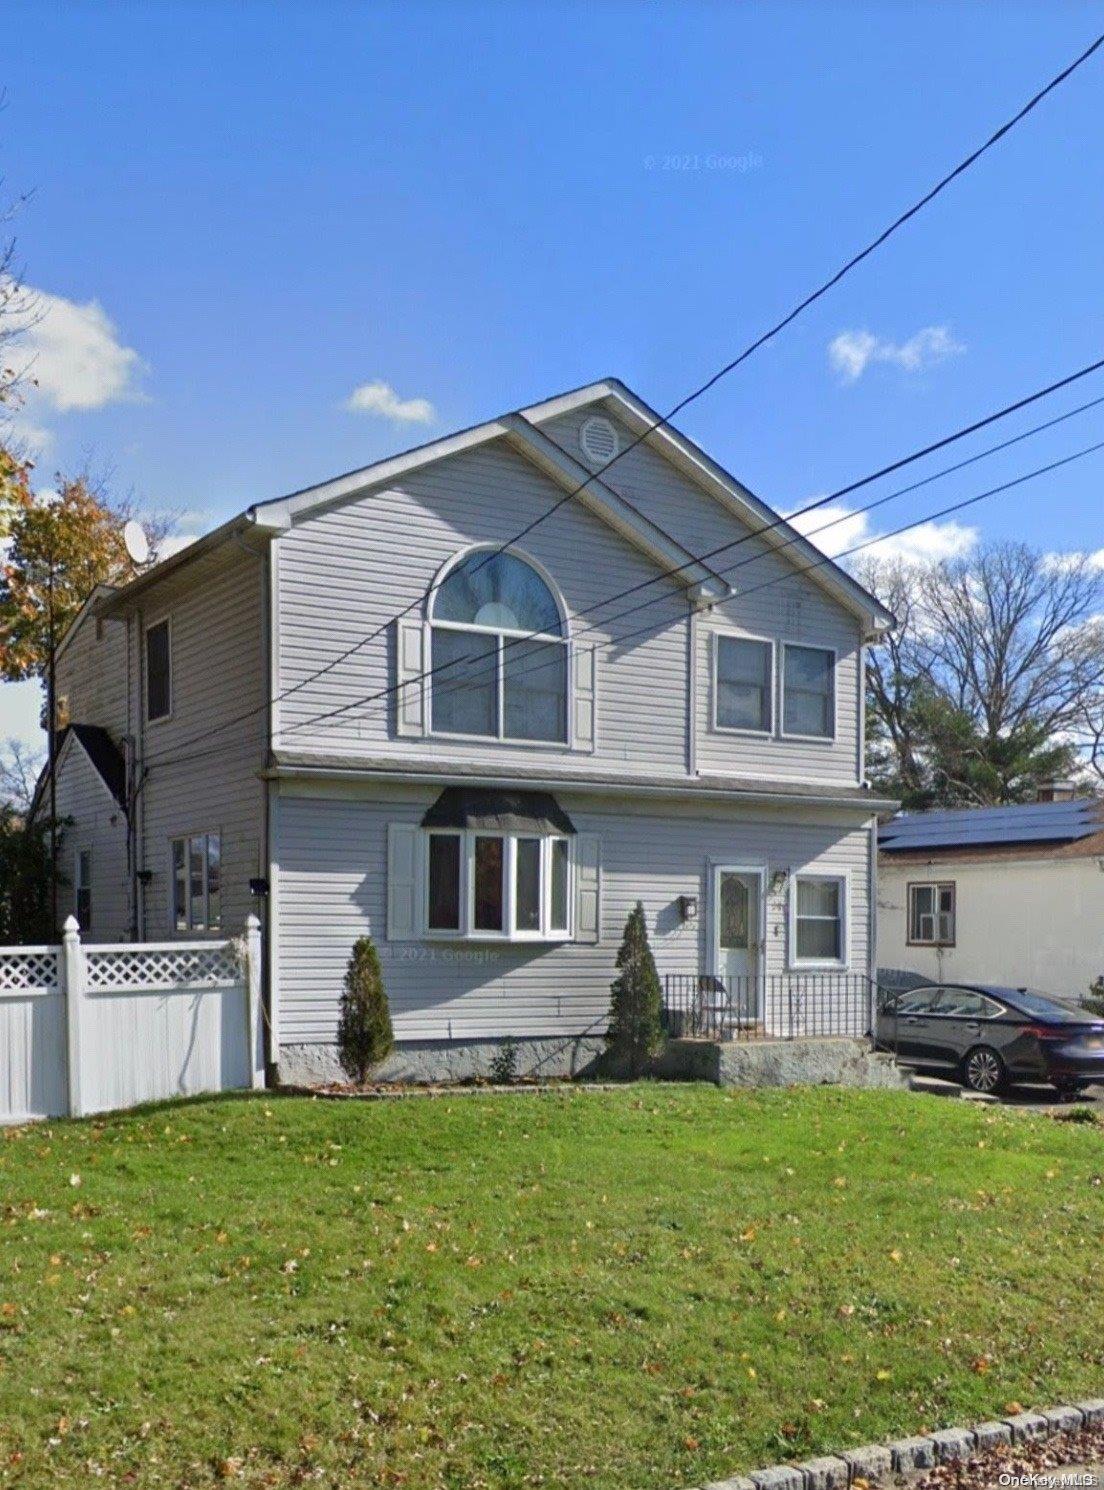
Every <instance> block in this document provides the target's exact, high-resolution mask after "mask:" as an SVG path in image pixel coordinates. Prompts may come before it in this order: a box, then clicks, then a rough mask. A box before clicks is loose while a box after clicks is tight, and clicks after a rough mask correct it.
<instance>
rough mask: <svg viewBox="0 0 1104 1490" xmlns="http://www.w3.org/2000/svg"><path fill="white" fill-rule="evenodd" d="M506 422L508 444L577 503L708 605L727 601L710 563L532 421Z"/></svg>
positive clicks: (509, 419) (516, 418)
mask: <svg viewBox="0 0 1104 1490" xmlns="http://www.w3.org/2000/svg"><path fill="white" fill-rule="evenodd" d="M502 423H503V425H504V426H505V428H506V438H507V441H508V442H509V444H510V445H511V446H512V447H513V448H514V449H515V450H517V451H518V452H519V454H521V455H523V456H524V457H525V458H526V459H527V460H529V461H531V462H532V463H533V464H534V465H535V466H537V468H538V469H539V470H541V471H543V472H544V473H545V475H546V476H550V477H551V478H552V480H553V481H555V482H556V483H557V484H558V485H560V486H562V487H563V488H564V489H565V490H566V491H569V492H572V494H573V499H577V500H578V501H580V502H581V503H582V504H583V506H585V507H587V508H588V509H589V510H590V511H591V512H593V513H594V514H595V516H597V517H599V518H601V519H602V521H603V522H605V523H607V524H608V525H609V526H610V527H613V528H615V529H616V530H617V531H618V532H619V533H620V534H621V536H622V537H623V538H625V539H627V540H628V542H629V543H631V544H632V545H633V546H634V547H635V548H638V549H642V550H643V551H644V552H645V553H646V554H647V555H648V557H649V558H650V559H653V560H654V561H655V562H656V563H658V564H659V565H660V566H661V567H662V568H663V569H665V570H666V569H677V570H678V571H679V572H678V573H677V574H672V575H671V576H670V577H671V579H672V580H674V581H676V582H677V583H678V584H680V585H682V586H683V587H684V588H686V589H688V590H694V591H697V592H698V593H699V594H700V596H701V597H702V599H703V600H705V601H709V600H712V601H717V600H724V599H727V597H728V596H730V595H731V594H732V587H731V586H730V585H728V584H726V583H725V581H724V580H723V579H722V578H721V577H720V575H718V574H717V573H715V571H714V570H712V569H710V567H709V566H708V564H703V563H701V562H700V561H699V560H697V559H696V558H695V557H694V555H693V554H692V553H690V551H689V550H688V549H685V548H683V547H682V545H681V544H680V543H679V542H678V541H677V540H676V539H674V538H672V537H671V535H670V534H669V533H665V532H664V531H663V529H662V528H661V527H659V525H658V524H656V523H653V522H652V521H651V520H650V519H649V518H646V517H645V516H644V514H643V513H642V512H640V511H638V509H637V508H636V507H634V506H633V504H632V503H631V502H629V501H627V500H626V499H625V498H624V497H622V496H621V495H620V494H619V493H618V492H616V491H614V490H613V488H612V487H609V486H607V485H606V484H605V482H603V481H602V480H601V478H600V477H598V476H596V475H594V474H593V472H591V471H588V470H587V469H586V467H585V466H583V465H581V464H580V463H579V462H578V461H576V460H575V459H574V457H573V456H571V455H569V454H568V452H567V451H566V450H564V449H563V448H562V447H561V446H559V445H557V444H556V442H555V441H554V440H550V439H549V438H548V436H547V435H546V434H544V433H543V432H542V431H541V430H539V429H537V428H536V427H535V426H534V425H532V424H530V423H529V421H528V420H527V419H523V418H521V417H520V416H519V415H516V414H508V415H507V416H506V417H505V418H504V419H503V420H502Z"/></svg>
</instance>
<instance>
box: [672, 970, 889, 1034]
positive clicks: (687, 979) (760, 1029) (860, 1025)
mask: <svg viewBox="0 0 1104 1490" xmlns="http://www.w3.org/2000/svg"><path fill="white" fill-rule="evenodd" d="M663 984H664V987H663V1008H664V1020H665V1024H666V1028H667V1032H668V1034H670V1035H672V1036H675V1037H679V1036H689V1037H696V1038H699V1039H706V1040H797V1039H801V1038H803V1037H805V1036H813V1037H815V1036H829V1035H851V1036H856V1037H857V1036H863V1035H867V1034H869V1033H870V1030H871V1026H872V1024H873V1019H874V1007H875V985H874V984H873V983H872V982H871V980H870V979H869V978H867V977H865V976H864V975H862V974H860V973H773V974H770V975H764V976H762V977H746V978H721V977H716V976H714V975H713V974H712V973H668V974H667V976H666V977H665V978H664V980H663Z"/></svg>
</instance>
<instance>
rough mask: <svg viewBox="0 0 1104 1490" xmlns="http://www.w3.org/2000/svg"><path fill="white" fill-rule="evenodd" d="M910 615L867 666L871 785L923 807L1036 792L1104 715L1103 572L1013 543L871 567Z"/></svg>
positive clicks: (874, 585)
mask: <svg viewBox="0 0 1104 1490" xmlns="http://www.w3.org/2000/svg"><path fill="white" fill-rule="evenodd" d="M859 577H860V578H861V579H862V581H863V582H864V583H865V584H866V585H867V587H868V588H870V589H872V590H874V592H875V593H876V594H877V595H878V596H879V598H880V599H882V600H883V602H884V603H885V604H886V605H887V606H888V607H889V609H890V610H891V611H893V613H894V615H895V616H896V617H897V622H898V624H897V627H896V628H895V629H894V631H893V632H892V633H891V634H890V635H889V636H887V637H886V638H885V639H884V640H883V641H882V642H881V643H879V644H878V645H877V646H876V647H873V648H871V650H870V653H869V657H868V663H867V678H866V683H867V708H868V722H869V729H868V758H867V769H868V772H869V774H870V777H871V780H872V781H873V782H874V783H875V784H876V785H877V786H878V787H880V788H882V789H885V790H887V791H888V792H890V793H892V794H893V795H896V796H899V797H900V798H901V799H902V801H903V803H904V805H905V806H906V807H910V808H923V807H931V806H959V805H963V806H986V805H993V804H1000V803H1006V802H1007V803H1011V802H1023V801H1028V800H1031V799H1032V798H1033V797H1034V796H1035V795H1036V792H1037V789H1038V786H1039V784H1040V783H1041V782H1043V781H1046V780H1050V779H1053V778H1055V777H1062V776H1069V775H1071V774H1073V773H1075V772H1076V771H1077V769H1078V766H1079V750H1078V742H1079V740H1080V739H1081V738H1082V737H1086V738H1089V739H1090V742H1091V729H1090V728H1089V721H1090V720H1091V719H1092V718H1093V717H1094V711H1095V714H1096V716H1099V717H1102V718H1104V621H1102V620H1101V614H1102V610H1104V575H1102V574H1101V571H1100V569H1099V567H1098V566H1097V565H1095V564H1094V562H1093V560H1092V559H1091V558H1090V557H1089V556H1087V555H1067V556H1062V557H1059V558H1056V557H1055V556H1054V555H1047V554H1041V553H1037V552H1035V551H1034V550H1032V549H1030V548H1027V547H1026V546H1025V545H1023V544H1018V543H1003V544H995V545H992V546H990V547H988V548H986V549H982V550H981V551H980V552H979V553H977V554H976V555H973V556H971V557H970V558H968V559H958V560H954V561H946V562H942V563H937V564H929V565H919V564H914V565H906V564H903V563H901V562H896V563H889V564H887V563H880V562H868V563H867V564H866V565H864V566H862V567H861V568H860V570H859Z"/></svg>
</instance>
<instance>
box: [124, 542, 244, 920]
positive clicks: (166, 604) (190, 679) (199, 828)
mask: <svg viewBox="0 0 1104 1490" xmlns="http://www.w3.org/2000/svg"><path fill="white" fill-rule="evenodd" d="M265 584H266V574H265V561H264V556H263V555H262V554H257V553H250V552H244V551H242V550H241V549H238V548H233V547H230V548H227V549H223V550H222V551H220V552H219V553H218V554H216V555H214V556H211V557H210V558H208V559H205V560H202V561H198V562H197V564H196V565H195V566H194V567H193V568H191V569H185V570H184V571H183V572H181V573H180V574H179V576H178V577H174V576H169V577H168V578H167V579H166V580H165V582H164V583H163V584H162V585H159V586H157V587H156V588H155V589H154V590H153V591H151V592H150V593H149V594H148V595H147V596H145V597H144V600H143V610H142V615H141V616H140V617H135V620H134V622H133V625H134V631H135V641H136V644H137V641H138V638H139V636H140V632H141V626H142V624H143V623H144V624H147V625H148V624H153V623H155V622H157V621H159V620H160V619H162V617H164V616H166V615H168V616H169V617H170V622H171V628H172V633H171V635H172V713H171V715H170V717H169V718H167V719H162V720H157V721H155V722H154V723H151V724H147V723H145V720H144V707H143V705H144V700H143V699H142V697H141V683H140V678H139V677H138V676H137V669H135V673H136V676H135V681H134V687H133V689H132V695H133V696H132V700H131V711H132V719H133V721H134V724H135V728H136V729H137V730H140V732H141V736H142V740H143V752H142V758H143V761H144V762H146V763H148V764H149V774H148V775H147V776H146V778H145V781H144V784H143V786H142V790H141V792H140V794H139V799H138V800H139V814H140V815H139V825H140V836H141V844H142V867H143V868H145V869H146V870H148V871H149V872H150V875H151V879H150V883H149V884H148V885H147V886H146V887H145V888H144V890H143V893H142V901H143V907H144V916H143V934H144V935H145V936H146V937H147V938H149V939H151V940H156V939H158V938H163V937H168V936H172V935H174V934H175V933H174V931H173V927H172V924H171V877H170V858H169V855H170V844H171V841H172V839H173V838H178V837H184V836H185V835H187V834H192V833H201V832H218V833H219V834H220V835H221V839H222V925H223V929H224V930H225V931H227V932H229V933H231V934H236V933H237V932H238V931H239V930H240V929H241V926H242V923H243V922H244V919H245V916H246V915H247V914H248V912H249V911H250V909H252V903H251V898H250V894H249V880H250V879H251V878H253V877H255V876H257V875H261V874H263V873H264V872H265V871H264V859H263V854H264V787H263V785H262V782H261V780H260V774H259V773H260V772H261V770H262V769H263V766H264V759H265V737H266V729H267V720H266V710H265V708H264V705H265V687H264V676H265V674H264V665H263V658H264V650H263V647H264V640H263V637H264V617H265V604H264V594H265ZM254 709H255V710H257V711H258V712H256V713H254V714H253V715H252V716H251V717H250V718H248V719H246V720H244V721H242V722H239V723H235V724H231V725H229V726H228V727H227V728H224V729H222V730H221V731H219V732H217V733H215V734H213V735H211V736H210V737H208V738H206V739H202V740H199V741H195V742H194V743H193V737H195V736H198V735H202V734H203V733H204V731H207V730H210V729H212V728H213V727H214V726H216V725H225V724H227V722H228V721H230V720H232V719H236V717H237V716H238V715H241V714H246V713H248V712H249V711H250V710H254ZM161 757H168V759H165V760H161V759H160V758H161ZM189 934H190V933H189Z"/></svg>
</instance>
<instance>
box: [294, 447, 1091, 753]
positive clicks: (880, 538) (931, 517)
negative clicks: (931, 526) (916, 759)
mask: <svg viewBox="0 0 1104 1490" xmlns="http://www.w3.org/2000/svg"><path fill="white" fill-rule="evenodd" d="M1098 450H1104V440H1101V441H1098V443H1097V444H1092V446H1086V447H1085V448H1083V450H1076V451H1074V453H1073V454H1070V456H1062V457H1061V459H1059V460H1052V462H1049V463H1047V465H1043V466H1037V468H1035V469H1034V471H1028V472H1027V474H1025V475H1019V477H1015V478H1013V480H1010V481H1003V483H1000V486H991V487H989V489H988V490H985V492H979V493H977V495H974V496H970V498H965V499H964V501H961V502H952V504H951V505H949V507H942V508H939V510H937V511H934V513H927V514H925V516H924V517H918V519H913V520H912V522H909V523H903V524H901V526H900V527H894V529H891V532H888V533H876V535H875V536H873V538H867V539H864V541H863V542H861V544H855V545H854V547H852V548H845V550H842V553H839V554H833V556H830V554H825V556H824V557H822V559H818V560H815V562H813V563H809V565H799V566H797V574H799V575H805V574H812V571H813V569H821V568H822V566H824V565H828V563H831V565H836V563H839V560H840V559H848V557H851V556H852V554H857V553H861V551H863V550H864V548H870V547H873V545H875V544H881V542H885V541H886V539H888V538H898V536H900V535H901V533H907V532H910V530H912V529H913V527H922V526H924V523H933V522H936V520H937V519H940V517H949V516H951V514H952V513H962V511H965V510H967V508H970V507H976V505H977V504H979V502H985V501H986V499H989V498H992V496H997V495H1000V493H1003V492H1010V490H1012V489H1013V487H1018V486H1024V484H1025V483H1027V481H1034V480H1035V478H1037V477H1040V475H1047V474H1049V472H1050V471H1058V469H1061V468H1062V466H1067V465H1071V463H1073V462H1074V460H1083V459H1085V457H1086V456H1091V454H1094V453H1095V451H1098ZM830 526H834V524H833V523H825V527H830ZM733 568H739V566H737V565H733ZM791 581H793V574H781V575H773V577H772V578H770V580H764V581H763V583H761V584H755V586H751V589H748V590H742V592H740V599H746V597H748V596H751V595H758V593H760V592H761V590H770V589H772V587H773V586H776V584H790V583H791ZM667 624H669V621H667V617H663V618H662V620H659V621H650V623H648V624H647V626H639V627H636V629H635V630H632V632H623V633H621V635H620V636H611V639H609V641H611V645H617V647H620V645H623V644H624V642H627V641H633V639H635V638H638V636H645V635H647V633H648V632H654V630H659V629H662V627H663V626H667ZM547 645H550V647H551V645H559V644H556V642H548V644H547ZM556 663H559V659H556ZM553 665H554V663H551V662H545V663H538V665H536V666H533V668H530V669H526V672H538V671H541V668H550V666H553ZM524 675H526V673H524V672H523V673H521V676H524ZM465 681H466V679H465ZM402 687H404V684H395V685H392V687H390V688H383V690H380V691H378V693H374V694H368V696H367V697H365V699H362V700H359V703H361V705H372V703H375V702H378V700H383V699H387V697H389V696H390V694H392V693H395V691H398V690H399V688H402ZM349 708H358V703H352V705H346V706H344V708H343V709H340V711H331V712H329V715H319V717H317V718H314V720H311V721H307V723H313V724H317V723H322V721H323V720H326V718H331V715H332V714H335V712H344V711H346V709H349ZM362 718H364V715H355V717H353V720H355V721H356V723H359V720H362ZM295 727H298V726H292V729H295ZM331 727H332V718H331Z"/></svg>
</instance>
